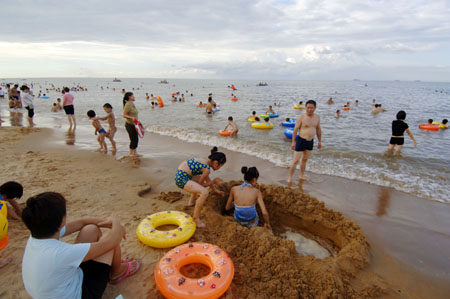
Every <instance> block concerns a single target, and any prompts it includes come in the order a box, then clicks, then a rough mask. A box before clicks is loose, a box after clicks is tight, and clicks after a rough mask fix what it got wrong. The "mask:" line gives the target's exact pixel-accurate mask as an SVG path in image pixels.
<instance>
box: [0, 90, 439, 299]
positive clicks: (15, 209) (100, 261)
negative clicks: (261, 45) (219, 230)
mask: <svg viewBox="0 0 450 299" xmlns="http://www.w3.org/2000/svg"><path fill="white" fill-rule="evenodd" d="M5 87H6V90H7V93H8V105H9V107H10V108H11V109H20V108H22V107H23V108H25V109H26V110H27V112H28V115H27V119H28V122H29V127H33V126H34V122H33V117H34V102H33V99H34V94H33V92H32V91H31V88H32V87H33V85H30V86H27V85H22V86H21V87H20V88H19V86H18V85H17V84H15V85H13V86H12V87H11V86H10V85H7V86H5ZM232 87H233V91H234V90H236V88H235V87H234V85H232ZM52 88H53V90H55V91H57V92H60V93H61V94H62V96H61V98H57V101H56V102H55V103H54V104H53V106H52V108H51V111H52V112H58V111H61V110H64V111H65V113H66V115H67V119H68V122H69V130H75V128H76V125H77V124H76V118H75V107H74V95H73V94H72V93H71V90H79V91H81V90H87V89H86V88H83V87H81V86H78V87H76V89H73V88H68V87H63V88H54V87H52ZM101 89H103V87H101ZM45 91H46V92H48V91H49V90H47V89H46V90H45ZM121 92H122V94H123V107H122V108H123V109H122V117H123V118H124V120H125V130H126V131H127V133H128V135H129V139H130V144H129V150H130V156H132V157H140V156H141V155H139V154H138V153H137V147H138V143H139V137H140V136H142V134H143V132H140V131H139V117H138V116H139V111H138V109H137V108H136V105H135V96H134V94H133V92H131V91H126V90H125V89H122V90H121ZM40 93H41V92H40ZM42 94H43V95H44V93H42ZM185 94H186V95H188V94H189V92H188V91H187V90H186V93H185ZM185 94H184V93H180V92H175V93H173V94H172V95H171V101H172V102H184V101H185ZM4 95H5V93H4V90H3V89H0V98H4ZM44 96H45V95H44ZM190 96H191V97H192V96H193V94H192V93H190ZM234 99H235V100H236V101H237V96H236V95H235V94H232V101H235V100H234ZM146 100H147V101H151V108H152V109H154V108H155V107H157V106H162V105H163V104H161V103H160V102H159V101H158V100H157V98H156V97H155V96H154V95H153V94H150V95H149V94H148V93H146ZM326 103H327V104H328V105H333V104H335V101H334V100H333V99H332V98H329V99H328V101H327V102H326ZM358 105H359V101H358V100H355V101H354V102H353V106H358ZM280 106H281V103H278V104H277V103H274V104H273V105H270V106H269V107H268V109H267V110H266V111H265V115H267V116H270V115H275V114H276V111H275V109H274V107H280ZM316 106H317V103H316V102H315V101H314V100H307V101H306V102H305V103H303V101H300V102H299V103H298V104H295V107H294V108H296V109H304V110H305V113H301V114H300V115H299V116H298V117H297V119H296V120H295V126H294V129H293V132H292V140H291V144H290V149H291V150H292V151H293V159H292V163H291V166H290V168H289V176H288V177H289V178H288V184H289V185H291V184H292V182H293V176H294V173H295V171H296V168H297V164H298V163H300V172H299V177H298V179H299V182H302V181H303V180H305V176H304V174H305V169H306V164H307V161H308V159H309V157H310V155H311V153H312V151H313V149H314V140H315V139H316V138H317V141H318V144H317V149H319V150H320V149H321V148H322V129H321V126H320V116H319V115H318V114H316V113H315V111H316ZM351 106H352V104H351V103H350V102H347V103H346V104H345V105H344V106H343V108H342V109H343V110H350V109H351ZM197 107H200V108H205V113H206V115H207V116H209V117H211V116H212V115H213V114H214V113H215V112H217V111H219V110H220V106H219V105H218V104H217V103H216V102H215V101H214V100H213V98H212V94H211V93H210V94H209V95H208V98H207V102H206V103H202V102H200V103H199V104H198V106H197ZM103 110H104V112H105V114H104V115H102V116H100V115H97V113H96V112H95V111H94V110H89V111H87V112H86V114H87V117H88V118H89V120H90V121H91V122H92V126H93V127H94V134H95V135H97V141H98V143H99V149H98V150H99V151H100V152H102V153H107V152H108V146H107V143H106V140H109V142H110V143H111V146H112V152H113V153H115V152H116V150H117V148H116V142H115V140H114V136H115V134H116V132H117V127H116V117H115V114H114V112H113V107H112V105H111V104H110V103H104V105H103ZM384 111H386V110H385V109H384V108H383V106H382V104H380V103H376V100H375V99H373V101H372V111H371V112H372V113H373V114H377V113H380V112H384ZM335 116H336V118H339V117H340V109H338V110H336V115H335ZM250 119H251V120H252V121H254V122H259V121H261V118H260V117H258V116H257V115H256V112H255V111H253V112H252V115H250V116H249V120H250ZM405 119H406V112H405V111H398V113H397V115H396V119H395V120H394V121H393V122H392V137H391V139H390V141H389V146H388V152H390V153H392V152H393V151H394V150H395V152H396V153H400V151H401V149H402V147H403V145H404V133H405V132H406V133H407V134H408V136H409V137H410V138H411V139H412V141H413V143H414V146H416V144H417V143H416V140H415V138H414V136H413V135H412V133H411V131H410V130H409V126H408V124H407V123H406V122H405ZM263 120H264V122H265V123H270V117H264V118H263ZM289 120H290V119H286V121H289ZM102 121H105V122H107V124H108V128H107V129H105V128H104V127H103V126H102V123H101V122H102ZM447 122H448V121H447V119H444V120H443V121H442V122H441V123H439V124H435V123H433V120H432V119H430V120H429V121H428V123H427V124H424V125H428V126H436V125H438V126H439V127H440V128H448V124H447ZM228 128H230V131H231V132H230V136H232V137H236V136H237V135H238V132H239V128H238V126H237V124H236V123H235V121H234V119H233V117H232V116H229V117H228V123H227V124H226V126H225V128H224V130H223V131H226V130H227V129H228ZM226 162H227V157H226V155H225V153H223V152H220V151H219V150H218V148H217V147H213V148H212V149H211V152H210V155H208V156H207V157H204V158H200V159H198V158H189V159H187V160H184V161H182V162H181V163H180V164H179V166H178V167H177V169H176V170H175V175H174V185H175V186H177V187H178V188H180V189H182V190H184V191H186V192H187V193H189V194H190V197H189V199H188V203H187V205H188V206H192V207H193V208H194V210H193V219H194V221H195V223H196V226H197V227H198V228H204V227H206V224H205V223H204V222H203V221H202V220H201V210H202V207H203V205H204V204H205V202H206V200H207V198H208V196H209V190H208V188H210V189H211V191H212V192H214V193H216V194H218V195H219V196H222V197H223V196H225V193H224V192H223V191H221V190H220V188H219V186H221V185H222V184H223V180H222V179H220V178H215V179H211V178H210V174H211V170H212V171H218V170H220V169H221V168H222V167H223V166H224V165H225V163H226ZM241 173H242V174H243V182H242V184H240V185H238V186H234V187H232V188H231V189H230V190H229V195H228V200H227V201H226V205H225V207H224V208H225V209H226V210H234V211H233V215H234V219H235V220H236V221H237V222H238V223H240V224H241V225H243V226H257V225H263V226H264V227H265V228H267V229H269V230H271V229H272V228H271V224H270V219H269V213H268V211H267V209H266V207H265V204H264V200H263V197H262V193H261V191H260V190H259V189H258V186H257V183H258V178H259V172H258V169H257V168H256V167H247V166H243V167H242V168H241ZM22 194H23V187H22V185H21V184H19V183H17V182H14V181H10V182H7V183H5V184H3V185H1V186H0V211H1V213H0V220H1V221H5V220H4V219H3V218H1V217H4V218H5V219H6V217H9V218H10V219H15V220H19V219H21V220H22V221H23V222H24V223H25V225H26V226H27V228H28V229H29V230H30V232H31V237H30V238H29V239H28V242H27V244H26V248H25V253H24V257H23V261H22V275H23V281H24V285H25V288H26V290H27V292H28V293H29V294H30V295H31V296H32V297H34V298H43V297H52V298H63V297H74V298H75V297H76V298H80V297H83V298H85V297H86V298H88V297H89V298H98V297H101V296H102V294H103V292H104V290H105V288H106V285H107V283H108V282H109V283H111V284H118V283H120V282H122V281H123V280H124V279H126V278H127V277H129V276H131V275H133V274H135V273H136V272H138V271H139V269H140V267H141V263H140V262H139V261H137V260H136V259H132V258H122V254H121V250H120V242H121V239H122V238H123V237H124V235H125V228H124V227H123V226H122V225H121V224H120V222H119V220H117V219H116V218H112V217H111V218H108V219H97V218H83V219H79V220H75V221H72V222H66V217H67V214H66V200H65V198H64V197H63V196H62V195H61V194H59V193H54V192H44V193H41V194H38V195H36V196H33V197H30V198H29V199H28V200H27V201H26V207H25V208H24V209H23V210H22V209H21V207H20V206H19V204H18V203H17V199H20V198H21V196H22ZM7 203H8V204H9V205H10V206H12V209H7ZM257 206H258V207H259V210H260V211H261V215H262V218H263V219H262V221H261V220H260V219H259V215H258V209H257ZM2 219H3V220H2ZM100 228H109V229H110V230H109V231H108V232H107V233H104V234H103V233H101V231H100ZM74 233H78V235H77V237H76V239H75V243H74V244H70V243H65V242H61V241H60V238H62V237H63V236H67V235H71V234H74ZM2 238H3V239H2ZM2 241H3V243H2ZM2 244H5V241H4V236H2V235H0V249H2V248H3V247H1V246H2ZM6 244H7V241H6ZM4 246H6V245H4ZM10 262H11V259H10V258H8V257H6V258H5V257H2V258H0V268H2V267H4V266H6V265H7V264H8V263H10Z"/></svg>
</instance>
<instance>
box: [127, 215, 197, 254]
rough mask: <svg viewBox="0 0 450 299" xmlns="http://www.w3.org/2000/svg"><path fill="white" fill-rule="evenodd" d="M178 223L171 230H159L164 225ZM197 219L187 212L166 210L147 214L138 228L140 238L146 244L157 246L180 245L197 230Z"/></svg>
mask: <svg viewBox="0 0 450 299" xmlns="http://www.w3.org/2000/svg"><path fill="white" fill-rule="evenodd" d="M167 224H173V225H177V226H178V227H177V228H176V229H172V230H169V231H162V230H157V229H156V228H157V227H159V226H162V225H167ZM195 228H196V225H195V221H194V219H192V217H191V216H190V215H188V214H186V213H183V212H179V211H164V212H158V213H156V214H153V215H150V216H147V217H146V218H145V219H144V220H142V221H141V223H140V224H139V225H138V227H137V229H136V234H137V236H138V238H139V240H140V241H141V242H142V243H144V244H145V245H148V246H151V247H156V248H168V247H174V246H177V245H180V244H182V243H184V242H186V241H187V240H189V239H190V238H191V237H192V235H193V234H194V232H195Z"/></svg>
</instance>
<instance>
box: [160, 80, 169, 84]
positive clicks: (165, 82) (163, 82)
mask: <svg viewBox="0 0 450 299" xmlns="http://www.w3.org/2000/svg"><path fill="white" fill-rule="evenodd" d="M159 84H169V82H167V80H161V81H159Z"/></svg>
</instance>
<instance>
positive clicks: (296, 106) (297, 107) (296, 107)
mask: <svg viewBox="0 0 450 299" xmlns="http://www.w3.org/2000/svg"><path fill="white" fill-rule="evenodd" d="M294 109H305V106H299V105H294Z"/></svg>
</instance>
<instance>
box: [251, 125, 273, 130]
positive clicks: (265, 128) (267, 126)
mask: <svg viewBox="0 0 450 299" xmlns="http://www.w3.org/2000/svg"><path fill="white" fill-rule="evenodd" d="M252 128H254V129H263V130H269V129H273V124H270V123H252Z"/></svg>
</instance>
